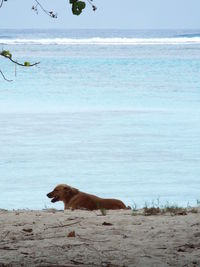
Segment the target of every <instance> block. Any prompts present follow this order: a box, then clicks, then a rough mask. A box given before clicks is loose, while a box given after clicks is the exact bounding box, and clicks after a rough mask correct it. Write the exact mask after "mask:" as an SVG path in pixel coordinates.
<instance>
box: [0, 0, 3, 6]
mask: <svg viewBox="0 0 200 267" xmlns="http://www.w3.org/2000/svg"><path fill="white" fill-rule="evenodd" d="M3 2H4V0H1V3H0V8H1V7H2V6H3Z"/></svg>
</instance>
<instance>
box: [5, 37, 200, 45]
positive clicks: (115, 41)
mask: <svg viewBox="0 0 200 267" xmlns="http://www.w3.org/2000/svg"><path fill="white" fill-rule="evenodd" d="M0 44H7V45H22V44H27V45H181V44H200V37H193V38H188V37H181V38H99V37H95V38H86V39H72V38H43V39H0Z"/></svg>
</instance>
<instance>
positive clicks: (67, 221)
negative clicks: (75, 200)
mask: <svg viewBox="0 0 200 267" xmlns="http://www.w3.org/2000/svg"><path fill="white" fill-rule="evenodd" d="M140 213H141V212H139V214H136V215H134V216H133V211H132V210H120V211H107V214H106V215H105V216H103V215H102V213H101V212H100V211H95V212H91V211H80V210H75V211H70V210H66V211H56V210H44V211H29V210H21V211H20V210H17V211H6V210H0V222H1V223H0V266H1V267H3V266H4V267H5V266H7V267H8V266H9V267H11V266H15V267H18V266H54V267H55V266H57V267H58V266H60V267H61V266H104V267H112V266H124V267H125V266H128V267H129V266H137V267H140V266H152V267H153V266H154V267H156V266H163V267H164V266H188V267H195V266H196V267H197V266H200V241H199V240H200V210H199V208H198V209H196V210H195V212H187V213H186V214H185V215H183V214H182V215H175V216H172V215H171V214H167V213H166V214H162V215H151V216H144V215H142V214H140Z"/></svg>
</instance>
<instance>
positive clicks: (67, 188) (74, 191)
mask: <svg viewBox="0 0 200 267" xmlns="http://www.w3.org/2000/svg"><path fill="white" fill-rule="evenodd" d="M64 190H65V192H66V193H68V194H73V195H76V194H77V193H78V189H76V188H74V187H71V186H65V187H64Z"/></svg>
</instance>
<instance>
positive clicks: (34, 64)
mask: <svg viewBox="0 0 200 267" xmlns="http://www.w3.org/2000/svg"><path fill="white" fill-rule="evenodd" d="M0 56H2V57H5V58H7V59H9V60H10V61H11V62H12V63H15V64H17V65H18V66H22V67H33V66H36V65H38V64H40V62H36V63H33V64H29V65H28V66H26V65H24V64H22V63H19V62H17V61H15V60H13V59H12V58H11V57H8V56H5V55H3V54H2V53H0Z"/></svg>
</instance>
